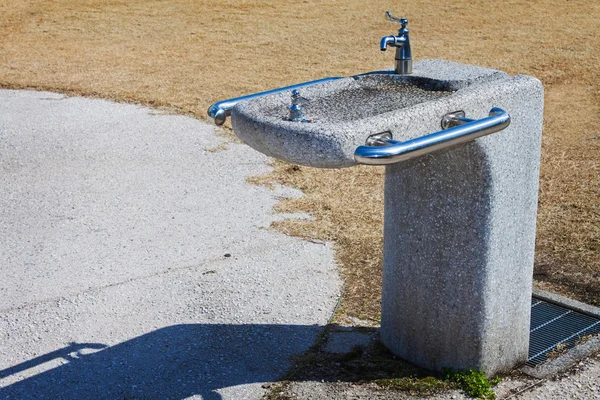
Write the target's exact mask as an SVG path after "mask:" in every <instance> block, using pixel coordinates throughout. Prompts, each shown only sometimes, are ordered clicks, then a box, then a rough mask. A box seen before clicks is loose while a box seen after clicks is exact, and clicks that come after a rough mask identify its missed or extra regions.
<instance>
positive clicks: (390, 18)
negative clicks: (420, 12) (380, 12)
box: [385, 11, 408, 29]
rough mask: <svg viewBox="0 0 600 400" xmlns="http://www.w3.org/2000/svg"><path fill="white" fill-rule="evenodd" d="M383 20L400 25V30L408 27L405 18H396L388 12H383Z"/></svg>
mask: <svg viewBox="0 0 600 400" xmlns="http://www.w3.org/2000/svg"><path fill="white" fill-rule="evenodd" d="M385 19H386V21H388V22H398V23H399V24H400V25H402V29H405V28H406V25H408V20H407V19H406V18H396V17H394V16H393V15H392V14H390V12H389V11H386V12H385Z"/></svg>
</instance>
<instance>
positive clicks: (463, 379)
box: [442, 369, 501, 399]
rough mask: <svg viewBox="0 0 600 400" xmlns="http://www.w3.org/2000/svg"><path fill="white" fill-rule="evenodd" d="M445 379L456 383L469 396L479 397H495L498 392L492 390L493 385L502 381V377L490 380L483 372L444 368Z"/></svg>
mask: <svg viewBox="0 0 600 400" xmlns="http://www.w3.org/2000/svg"><path fill="white" fill-rule="evenodd" d="M442 374H443V375H444V379H445V380H447V381H450V382H454V383H456V384H457V385H458V386H460V387H461V389H462V390H464V391H465V392H466V393H467V394H468V395H469V396H472V397H477V398H479V399H495V398H496V393H494V391H493V390H492V386H495V385H497V384H498V383H500V380H501V379H500V378H498V377H496V378H494V379H492V380H491V381H490V380H488V379H487V378H486V377H485V375H484V374H483V372H479V371H475V370H472V369H470V370H468V371H458V372H453V371H452V370H450V369H444V370H442Z"/></svg>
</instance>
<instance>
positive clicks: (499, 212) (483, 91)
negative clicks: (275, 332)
mask: <svg viewBox="0 0 600 400" xmlns="http://www.w3.org/2000/svg"><path fill="white" fill-rule="evenodd" d="M469 88H472V89H473V90H471V91H470V93H469V95H468V96H464V102H463V103H462V104H463V105H462V106H461V107H460V108H461V109H463V110H464V111H465V112H466V114H467V116H468V117H471V118H479V117H480V116H482V114H483V112H484V111H485V110H489V109H490V108H491V107H500V108H502V109H504V110H506V111H507V112H508V113H510V114H511V124H510V126H509V127H508V128H506V129H505V130H503V131H501V132H498V133H495V134H492V135H490V136H486V137H483V138H480V139H477V140H476V141H473V142H470V143H468V144H466V145H464V146H459V147H455V148H451V149H448V150H445V151H440V152H437V153H432V154H431V155H428V156H424V157H421V158H419V159H415V160H413V161H408V162H405V163H399V164H393V165H390V166H388V167H387V170H386V181H385V218H384V224H385V227H384V237H385V244H384V272H383V300H382V321H381V337H382V340H383V342H384V343H385V344H386V345H387V346H388V347H389V348H390V349H391V350H392V351H393V352H394V353H396V354H397V355H399V356H400V357H402V358H404V359H407V360H409V361H412V362H414V363H415V364H418V365H420V366H423V367H426V368H429V369H434V370H439V369H441V368H443V367H452V368H456V369H470V368H474V369H478V370H482V371H485V372H486V373H488V374H493V373H496V372H500V371H503V370H508V369H510V368H511V367H513V366H514V365H515V364H517V363H519V362H523V361H525V360H526V358H527V350H528V342H529V322H530V321H529V320H530V311H531V310H530V307H531V306H530V297H531V290H532V275H533V256H534V245H535V222H536V214H537V193H538V180H539V159H540V143H541V132H542V117H543V116H542V114H543V88H542V85H541V83H540V82H539V81H538V80H537V79H535V78H532V77H526V76H517V77H515V78H510V79H505V80H499V81H494V82H490V83H488V84H481V85H477V86H475V85H473V86H470V87H469ZM457 93H459V92H457ZM416 130H417V129H410V128H408V129H407V131H406V132H407V134H411V133H413V132H415V131H416Z"/></svg>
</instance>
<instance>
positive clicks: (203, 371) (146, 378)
mask: <svg viewBox="0 0 600 400" xmlns="http://www.w3.org/2000/svg"><path fill="white" fill-rule="evenodd" d="M322 330H323V327H320V326H317V325H313V326H302V325H204V324H190V325H174V326H170V327H166V328H162V329H158V330H156V331H153V332H150V333H148V334H145V335H142V336H139V337H136V338H134V339H131V340H128V341H126V342H123V343H120V344H117V345H114V346H110V347H107V346H104V345H102V344H97V343H82V344H77V343H74V344H71V345H70V346H67V347H65V348H62V349H60V350H56V351H53V352H51V353H48V354H45V355H43V356H40V357H36V358H35V359H32V360H29V361H26V362H24V363H21V364H19V365H15V366H12V367H10V368H7V369H4V370H2V371H0V379H2V378H5V377H8V376H10V375H13V374H17V373H20V372H22V371H24V370H26V369H29V368H32V367H35V366H36V365H40V364H42V363H45V362H47V361H50V360H52V359H56V358H62V359H64V360H66V361H68V362H67V363H65V364H63V365H60V366H58V367H56V368H54V369H50V370H48V371H44V372H41V373H38V374H36V375H33V376H31V377H28V378H25V379H22V380H20V381H18V382H15V383H13V384H10V385H8V386H6V387H4V388H1V389H0V398H1V399H6V398H10V399H13V398H16V399H36V398H51V399H86V398H94V399H149V398H151V399H183V398H187V397H189V396H193V395H200V396H202V398H203V399H205V400H216V399H221V395H220V394H219V393H218V392H217V390H219V389H223V388H227V387H231V386H236V385H242V384H248V383H256V382H269V381H274V380H276V379H277V378H279V377H281V375H283V374H284V373H285V372H286V370H287V369H288V368H289V366H290V363H289V357H290V356H291V355H293V354H298V353H301V352H303V351H306V350H307V349H308V348H309V347H310V346H311V345H312V343H313V341H314V340H315V338H316V335H317V334H319V333H320V332H321V331H322ZM90 350H92V351H94V350H95V352H92V353H90V352H89V351H90ZM86 353H87V354H86Z"/></svg>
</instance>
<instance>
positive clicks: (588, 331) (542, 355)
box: [527, 297, 600, 367]
mask: <svg viewBox="0 0 600 400" xmlns="http://www.w3.org/2000/svg"><path fill="white" fill-rule="evenodd" d="M596 333H600V319H598V318H594V317H590V316H588V315H585V314H581V313H579V312H577V311H573V310H571V309H569V308H566V307H562V306H559V305H556V304H552V303H548V302H546V301H543V300H539V299H537V298H535V297H533V298H532V299H531V331H530V336H529V357H528V359H527V365H529V366H530V367H535V366H536V365H538V364H541V363H543V362H544V361H546V359H547V357H548V353H551V352H552V351H555V350H566V349H570V348H572V347H573V346H575V343H576V342H577V341H578V340H579V339H581V338H582V337H584V336H587V335H593V334H596Z"/></svg>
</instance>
